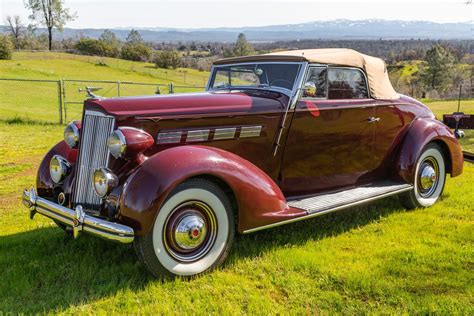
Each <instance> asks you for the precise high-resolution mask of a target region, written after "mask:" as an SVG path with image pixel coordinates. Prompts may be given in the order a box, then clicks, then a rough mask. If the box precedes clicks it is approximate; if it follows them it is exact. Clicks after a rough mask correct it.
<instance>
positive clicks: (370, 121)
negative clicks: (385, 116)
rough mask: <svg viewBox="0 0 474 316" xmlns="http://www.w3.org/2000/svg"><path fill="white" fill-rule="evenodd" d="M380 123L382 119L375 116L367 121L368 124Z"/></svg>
mask: <svg viewBox="0 0 474 316" xmlns="http://www.w3.org/2000/svg"><path fill="white" fill-rule="evenodd" d="M378 121H380V117H373V116H370V117H369V118H368V119H367V122H368V123H375V122H378Z"/></svg>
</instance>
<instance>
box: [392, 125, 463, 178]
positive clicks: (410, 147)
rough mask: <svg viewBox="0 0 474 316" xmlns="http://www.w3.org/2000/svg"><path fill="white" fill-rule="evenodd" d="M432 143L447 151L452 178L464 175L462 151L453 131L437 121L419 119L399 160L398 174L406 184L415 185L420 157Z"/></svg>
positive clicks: (409, 131)
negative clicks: (424, 149) (417, 163)
mask: <svg viewBox="0 0 474 316" xmlns="http://www.w3.org/2000/svg"><path fill="white" fill-rule="evenodd" d="M430 142H437V143H438V144H440V145H441V146H442V147H443V149H444V150H445V153H446V155H447V158H448V159H447V161H446V164H447V170H448V172H450V173H451V177H456V176H458V175H460V174H461V173H462V168H463V154H462V149H461V146H460V145H459V142H458V140H457V139H456V137H454V134H453V133H452V132H451V130H450V129H449V128H448V127H447V126H446V125H444V124H443V123H441V122H440V121H437V120H435V119H431V118H419V119H416V120H415V121H413V122H412V123H411V125H410V127H409V129H408V132H407V134H406V135H405V137H404V141H403V143H402V144H401V150H400V151H399V155H398V159H397V165H396V172H397V174H398V175H399V176H400V177H401V178H402V179H403V180H405V181H406V182H408V183H413V180H414V178H415V169H416V162H417V160H418V157H419V156H420V155H421V152H422V151H423V148H424V147H425V146H426V145H427V144H428V143H430Z"/></svg>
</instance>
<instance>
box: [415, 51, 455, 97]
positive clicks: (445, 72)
mask: <svg viewBox="0 0 474 316" xmlns="http://www.w3.org/2000/svg"><path fill="white" fill-rule="evenodd" d="M425 61H426V65H425V67H423V68H422V70H421V73H420V79H421V81H422V82H423V84H424V86H425V87H426V88H428V89H434V90H438V92H442V91H445V90H446V89H447V88H448V87H449V85H450V84H451V81H452V74H453V69H454V68H455V63H454V57H453V56H452V55H451V54H450V53H449V52H448V51H446V50H445V49H444V48H443V47H442V46H440V45H434V46H432V47H431V48H430V49H429V50H428V51H426V56H425Z"/></svg>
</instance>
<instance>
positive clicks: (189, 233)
mask: <svg viewBox="0 0 474 316" xmlns="http://www.w3.org/2000/svg"><path fill="white" fill-rule="evenodd" d="M164 228H165V229H164V231H163V241H164V245H165V247H166V250H167V252H168V253H169V254H170V255H171V256H172V257H173V258H174V259H176V260H177V261H180V262H185V263H189V262H193V261H197V260H199V259H201V258H202V257H204V256H205V255H206V254H207V253H208V251H209V250H210V249H211V248H212V246H213V245H214V242H215V240H216V236H217V219H216V216H215V214H214V212H213V211H212V209H211V208H210V207H209V206H208V205H207V204H205V203H202V202H200V201H190V202H186V203H184V204H181V205H179V206H177V207H176V208H175V209H173V211H171V213H170V215H169V216H168V218H167V219H166V223H165V226H164Z"/></svg>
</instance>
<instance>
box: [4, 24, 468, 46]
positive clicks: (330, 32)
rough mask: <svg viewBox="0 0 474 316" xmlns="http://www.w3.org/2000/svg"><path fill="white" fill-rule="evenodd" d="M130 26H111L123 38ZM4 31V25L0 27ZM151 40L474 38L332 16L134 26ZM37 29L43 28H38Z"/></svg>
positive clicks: (440, 28) (463, 29)
mask: <svg viewBox="0 0 474 316" xmlns="http://www.w3.org/2000/svg"><path fill="white" fill-rule="evenodd" d="M131 28H132V27H126V28H116V29H112V30H113V31H114V32H115V34H116V35H117V36H118V37H119V38H120V39H125V38H126V36H127V33H128V31H129V30H130V29H131ZM1 29H2V30H3V31H6V27H4V26H3V27H1ZM135 29H137V30H139V31H140V33H141V35H142V37H143V39H145V40H146V41H150V42H161V41H165V42H169V41H172V42H178V41H181V42H189V41H196V42H207V41H212V42H232V41H235V39H236V37H237V35H238V33H241V32H243V33H245V35H246V36H247V39H248V40H250V41H278V40H299V39H378V38H383V39H411V38H416V39H419V38H421V39H474V28H473V25H472V23H469V22H462V23H436V22H427V21H397V20H394V21H388V20H358V21H355V20H354V21H353V20H332V21H315V22H308V23H301V24H285V25H269V26H255V27H230V28H229V27H221V28H201V29H175V28H164V27H155V28H139V27H138V28H135ZM40 31H45V30H42V29H40ZM102 31H103V29H71V28H66V29H65V30H64V32H63V33H58V34H56V38H58V39H61V38H69V37H81V36H85V37H92V38H97V37H99V35H100V34H101V33H102Z"/></svg>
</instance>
